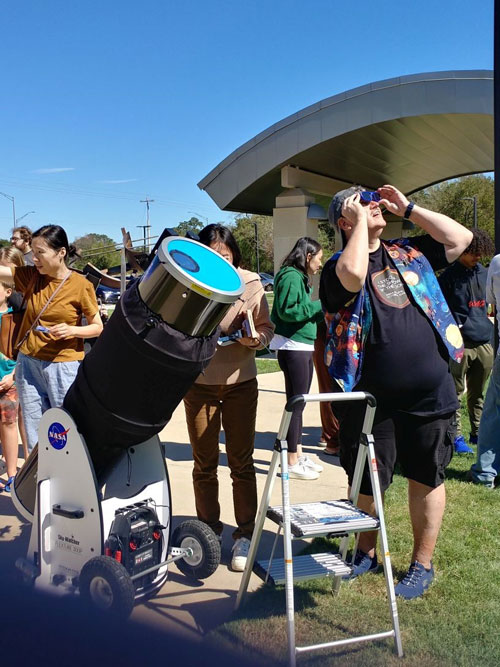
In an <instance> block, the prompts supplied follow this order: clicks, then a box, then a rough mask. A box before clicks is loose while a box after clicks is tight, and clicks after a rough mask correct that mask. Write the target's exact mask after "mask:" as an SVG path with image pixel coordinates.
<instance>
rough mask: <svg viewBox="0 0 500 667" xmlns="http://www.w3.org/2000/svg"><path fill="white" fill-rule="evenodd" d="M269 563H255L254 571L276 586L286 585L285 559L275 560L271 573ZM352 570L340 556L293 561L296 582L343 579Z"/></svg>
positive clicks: (317, 555)
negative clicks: (325, 578)
mask: <svg viewBox="0 0 500 667" xmlns="http://www.w3.org/2000/svg"><path fill="white" fill-rule="evenodd" d="M268 569H269V561H268V560H261V561H255V563H254V566H253V571H254V572H255V574H256V575H257V576H258V577H260V578H261V579H263V580H264V581H267V582H268V583H270V584H274V585H275V586H276V585H278V584H284V583H285V561H284V559H283V558H275V559H274V560H273V562H272V565H271V569H270V571H269V576H268ZM351 570H352V568H351V567H350V566H349V565H347V563H345V562H344V561H343V560H342V558H341V557H340V556H339V555H338V554H332V553H321V554H307V555H305V556H295V557H294V559H293V579H294V581H306V580H307V579H319V578H320V577H341V576H343V575H344V574H350V573H351Z"/></svg>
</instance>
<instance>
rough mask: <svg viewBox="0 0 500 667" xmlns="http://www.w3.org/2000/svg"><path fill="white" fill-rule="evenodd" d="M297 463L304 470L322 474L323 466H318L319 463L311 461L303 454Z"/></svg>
mask: <svg viewBox="0 0 500 667" xmlns="http://www.w3.org/2000/svg"><path fill="white" fill-rule="evenodd" d="M299 461H300V463H302V465H303V466H305V467H306V468H310V469H311V470H314V472H323V466H322V465H320V464H319V463H316V461H313V460H312V459H310V458H309V457H308V456H306V455H305V454H303V455H302V456H301V457H300V458H299Z"/></svg>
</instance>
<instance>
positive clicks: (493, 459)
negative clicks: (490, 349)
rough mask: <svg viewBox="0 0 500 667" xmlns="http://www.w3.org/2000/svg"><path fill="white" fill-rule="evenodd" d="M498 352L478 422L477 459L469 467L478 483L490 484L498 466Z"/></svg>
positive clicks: (499, 356) (499, 366)
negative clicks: (479, 421)
mask: <svg viewBox="0 0 500 667" xmlns="http://www.w3.org/2000/svg"><path fill="white" fill-rule="evenodd" d="M499 431H500V354H498V355H497V357H496V359H495V363H494V365H493V371H492V373H491V377H490V384H489V386H488V391H487V392H486V398H485V399H484V408H483V414H482V416H481V423H480V424H479V434H478V445H477V461H476V463H474V465H473V466H472V468H471V475H472V479H473V480H474V481H475V482H478V483H479V484H488V485H489V484H491V483H492V482H494V480H495V477H496V476H497V475H498V473H499V467H500V438H499V436H498V434H499Z"/></svg>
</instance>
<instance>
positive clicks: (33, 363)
mask: <svg viewBox="0 0 500 667" xmlns="http://www.w3.org/2000/svg"><path fill="white" fill-rule="evenodd" d="M79 366H80V362H79V361H42V360H41V359H35V358H33V357H28V356H26V355H25V354H22V353H21V352H20V353H19V356H18V358H17V365H16V385H17V393H18V394H19V402H20V403H21V407H22V409H23V419H24V426H25V427H26V435H27V436H28V450H29V451H30V452H31V450H32V449H33V447H34V446H35V445H36V443H37V442H38V424H39V423H40V419H41V418H42V415H43V413H44V412H45V411H46V410H48V409H49V408H60V407H61V405H62V404H63V401H64V397H65V396H66V392H67V391H68V389H69V388H70V386H71V385H72V384H73V381H74V379H75V377H76V374H77V372H78V367H79Z"/></svg>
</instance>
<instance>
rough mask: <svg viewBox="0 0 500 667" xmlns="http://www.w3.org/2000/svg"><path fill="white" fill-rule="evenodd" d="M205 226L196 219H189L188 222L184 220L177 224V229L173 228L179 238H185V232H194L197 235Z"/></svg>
mask: <svg viewBox="0 0 500 667" xmlns="http://www.w3.org/2000/svg"><path fill="white" fill-rule="evenodd" d="M204 226H205V224H204V223H203V222H202V221H201V220H199V219H198V218H196V217H192V218H189V220H184V221H183V222H179V224H178V225H177V227H174V229H175V231H176V232H177V234H179V236H186V232H194V233H195V234H198V233H199V232H200V231H201V230H202V229H203V227H204Z"/></svg>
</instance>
